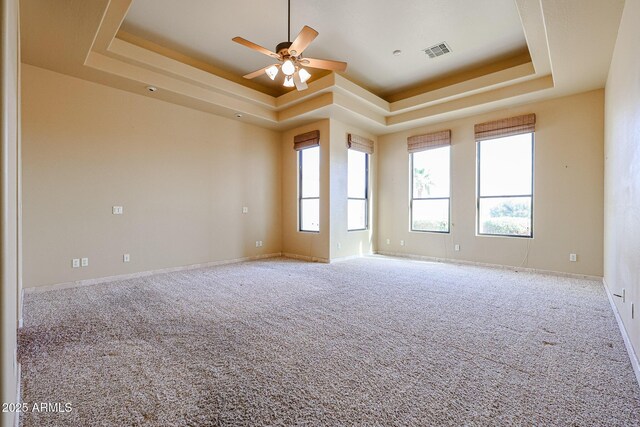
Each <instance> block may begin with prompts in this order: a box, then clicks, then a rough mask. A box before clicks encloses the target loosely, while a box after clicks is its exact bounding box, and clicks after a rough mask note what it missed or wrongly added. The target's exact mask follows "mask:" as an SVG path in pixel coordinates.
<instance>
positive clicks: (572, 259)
mask: <svg viewBox="0 0 640 427" xmlns="http://www.w3.org/2000/svg"><path fill="white" fill-rule="evenodd" d="M569 261H571V262H576V261H578V255H576V254H569Z"/></svg>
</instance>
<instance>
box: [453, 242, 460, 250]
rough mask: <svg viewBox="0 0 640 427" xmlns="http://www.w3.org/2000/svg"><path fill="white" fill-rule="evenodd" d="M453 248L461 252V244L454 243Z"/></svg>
mask: <svg viewBox="0 0 640 427" xmlns="http://www.w3.org/2000/svg"><path fill="white" fill-rule="evenodd" d="M453 250H454V251H456V252H459V251H460V245H458V244H455V245H453Z"/></svg>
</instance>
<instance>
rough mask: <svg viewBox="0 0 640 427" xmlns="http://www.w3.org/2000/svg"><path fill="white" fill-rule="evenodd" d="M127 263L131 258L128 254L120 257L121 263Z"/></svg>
mask: <svg viewBox="0 0 640 427" xmlns="http://www.w3.org/2000/svg"><path fill="white" fill-rule="evenodd" d="M129 261H131V256H130V255H129V254H124V255H122V262H129Z"/></svg>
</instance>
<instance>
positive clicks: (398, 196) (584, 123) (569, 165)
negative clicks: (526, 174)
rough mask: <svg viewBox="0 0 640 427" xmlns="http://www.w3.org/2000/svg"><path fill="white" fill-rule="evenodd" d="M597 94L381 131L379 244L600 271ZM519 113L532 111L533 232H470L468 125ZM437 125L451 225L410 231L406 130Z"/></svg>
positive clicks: (472, 186)
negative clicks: (446, 145) (441, 230)
mask: <svg viewBox="0 0 640 427" xmlns="http://www.w3.org/2000/svg"><path fill="white" fill-rule="evenodd" d="M603 96H604V93H603V91H602V90H597V91H593V92H588V93H583V94H579V95H574V96H569V97H565V98H559V99H554V100H550V101H545V102H538V103H534V104H529V105H525V106H521V107H515V108H511V109H508V110H501V111H495V112H492V113H488V114H483V115H479V116H474V117H469V118H465V119H460V120H455V121H451V122H446V123H440V124H438V125H435V126H430V127H422V128H418V129H413V130H411V131H407V132H399V133H394V134H390V135H384V136H381V137H379V139H378V142H379V144H378V145H379V148H380V149H379V155H380V157H379V158H380V160H379V163H378V169H379V175H378V190H379V193H378V230H377V241H378V250H379V251H381V252H391V253H404V254H415V255H421V256H429V257H437V258H448V259H459V260H467V261H474V262H482V263H489V264H501V265H508V266H523V267H528V268H535V269H539V270H549V271H559V272H568V273H579V274H586V275H594V276H601V275H602V245H603V243H602V239H603V238H602V230H603ZM525 113H535V114H536V116H537V124H536V134H535V171H534V174H535V178H534V188H535V190H534V225H533V227H534V238H533V239H523V238H509V237H491V236H476V225H475V224H476V197H475V194H476V143H475V141H474V136H473V125H474V124H475V123H481V122H484V121H488V120H494V119H499V118H505V117H511V116H515V115H519V114H525ZM442 129H451V131H452V146H451V187H452V192H451V233H450V234H437V233H420V232H410V231H409V155H408V153H407V137H408V136H410V135H417V134H421V133H426V132H431V131H437V130H442ZM386 239H390V241H391V243H390V244H387V243H386ZM400 240H404V241H405V246H401V245H400ZM454 244H459V245H460V251H459V252H455V251H454ZM569 253H576V254H577V255H578V262H569Z"/></svg>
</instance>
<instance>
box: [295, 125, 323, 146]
mask: <svg viewBox="0 0 640 427" xmlns="http://www.w3.org/2000/svg"><path fill="white" fill-rule="evenodd" d="M319 145H320V131H319V130H312V131H311V132H307V133H303V134H301V135H296V136H294V137H293V149H294V150H296V151H300V150H304V149H305V148H311V147H317V146H319Z"/></svg>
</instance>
